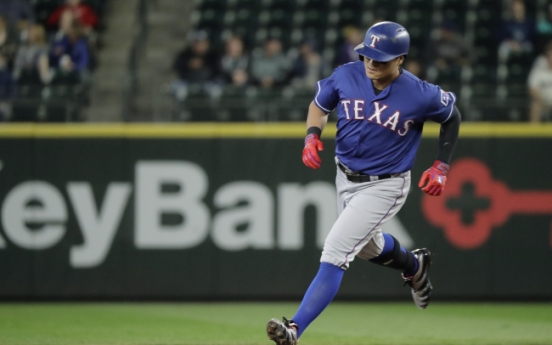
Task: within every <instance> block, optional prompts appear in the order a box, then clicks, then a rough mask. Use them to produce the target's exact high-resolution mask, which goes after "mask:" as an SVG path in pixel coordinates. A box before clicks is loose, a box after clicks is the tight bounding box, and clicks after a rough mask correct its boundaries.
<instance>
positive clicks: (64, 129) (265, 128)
mask: <svg viewBox="0 0 552 345" xmlns="http://www.w3.org/2000/svg"><path fill="white" fill-rule="evenodd" d="M304 136H305V124H304V123H117V124H110V123H101V124H98V123H83V124H34V123H32V124H2V125H0V139H6V138H45V139H71V138H77V139H78V138H132V139H141V138H144V139H148V138H149V139H163V138H166V139H175V138H183V139H184V138H192V139H201V138H203V139H215V138H282V139H284V138H303V137H304ZM438 136H439V125H438V124H435V123H427V124H426V125H425V127H424V137H426V138H437V137H438ZM322 137H323V138H333V137H335V124H334V123H329V124H328V126H327V127H326V130H325V131H324V133H323V134H322ZM460 137H463V138H468V137H470V138H488V137H504V138H511V137H524V138H530V137H539V138H543V137H552V124H548V123H546V124H537V125H534V124H528V123H475V122H467V123H463V124H462V126H461V128H460Z"/></svg>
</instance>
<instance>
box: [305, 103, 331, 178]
mask: <svg viewBox="0 0 552 345" xmlns="http://www.w3.org/2000/svg"><path fill="white" fill-rule="evenodd" d="M327 123H328V114H326V113H325V112H324V111H322V109H320V108H318V106H317V105H316V104H315V103H314V101H313V102H311V104H310V106H309V112H308V114H307V136H306V137H305V147H304V148H303V163H304V164H305V165H306V166H307V167H309V168H311V169H318V168H320V164H321V163H322V160H321V159H320V156H319V155H318V151H323V150H324V144H323V143H322V141H321V140H320V136H321V135H322V131H323V130H324V128H325V127H326V124H327Z"/></svg>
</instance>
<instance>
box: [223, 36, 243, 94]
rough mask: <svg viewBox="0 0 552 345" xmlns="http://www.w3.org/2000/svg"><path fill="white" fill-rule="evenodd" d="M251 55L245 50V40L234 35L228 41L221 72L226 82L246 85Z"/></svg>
mask: <svg viewBox="0 0 552 345" xmlns="http://www.w3.org/2000/svg"><path fill="white" fill-rule="evenodd" d="M248 68H249V56H248V55H247V54H246V53H245V51H244V44H243V40H242V39H241V38H240V37H238V36H232V37H230V38H229V39H228V40H227V41H226V45H225V52H224V55H223V56H222V59H221V72H222V78H223V81H224V83H225V84H228V85H234V86H244V85H246V84H247V82H248V79H249V75H248V73H247V70H248Z"/></svg>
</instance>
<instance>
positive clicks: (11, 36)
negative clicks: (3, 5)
mask: <svg viewBox="0 0 552 345" xmlns="http://www.w3.org/2000/svg"><path fill="white" fill-rule="evenodd" d="M18 41H19V39H18V37H17V32H16V31H15V30H13V29H12V28H10V27H9V25H8V21H7V18H6V17H4V16H0V53H2V55H3V56H4V59H5V60H6V62H7V64H8V67H10V68H11V67H12V65H13V59H14V57H15V53H16V52H17V45H18V43H19V42H18Z"/></svg>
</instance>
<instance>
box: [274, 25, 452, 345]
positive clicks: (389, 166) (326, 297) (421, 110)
mask: <svg viewBox="0 0 552 345" xmlns="http://www.w3.org/2000/svg"><path fill="white" fill-rule="evenodd" d="M409 46H410V36H409V34H408V32H407V30H406V29H405V28H404V27H403V26H401V25H399V24H397V23H394V22H387V21H386V22H380V23H377V24H375V25H373V26H372V27H370V28H369V29H368V31H367V32H366V35H365V38H364V41H363V42H362V43H361V44H359V45H358V46H356V48H354V50H355V51H356V52H357V53H358V54H359V57H360V59H361V61H357V62H351V63H348V64H345V65H342V66H340V67H338V68H336V69H335V70H334V72H333V73H332V75H331V76H329V77H328V78H325V79H322V80H320V81H319V82H318V83H317V91H316V95H315V97H314V100H313V101H312V102H311V104H310V106H309V109H308V114H307V121H306V124H307V135H306V137H305V146H304V148H303V155H302V158H303V163H304V164H305V165H306V166H307V167H309V168H312V169H318V168H320V167H321V164H322V161H321V159H320V156H319V154H318V152H319V151H321V150H323V149H324V145H323V143H322V141H321V140H320V135H321V133H322V131H323V130H324V127H325V126H326V123H327V121H328V115H329V114H330V113H331V112H332V111H333V110H334V109H335V110H337V124H336V126H337V133H336V139H335V141H336V150H335V165H336V173H337V176H336V187H337V196H338V214H339V216H338V218H337V220H336V222H335V223H334V225H333V227H332V229H331V230H330V232H329V234H328V236H327V238H326V240H325V243H324V248H323V250H322V256H321V258H320V262H321V264H320V268H319V271H318V273H317V275H316V276H315V277H314V279H313V281H312V283H311V285H310V286H309V288H308V289H307V291H306V293H305V295H304V297H303V300H302V302H301V304H300V305H299V308H298V310H297V312H296V313H295V315H294V316H293V318H291V319H290V320H288V319H286V318H283V321H280V320H278V319H276V318H274V319H271V320H269V322H268V324H267V328H266V330H267V335H268V337H269V339H271V340H273V341H274V342H276V343H277V344H278V345H295V344H297V341H298V339H299V337H301V335H302V334H303V332H304V331H305V330H306V329H307V327H308V326H309V325H310V324H311V322H313V321H314V320H315V319H316V318H317V317H318V315H320V313H322V311H323V310H324V309H325V308H326V307H327V306H328V305H329V304H330V302H331V301H332V300H333V298H334V297H335V295H336V294H337V291H338V289H339V286H340V284H341V280H342V278H343V275H344V273H345V271H346V270H347V269H348V267H349V265H350V264H351V262H352V261H353V260H354V259H355V257H357V256H358V257H359V258H361V259H365V260H370V262H372V263H375V264H379V265H383V266H386V267H390V268H393V269H396V270H399V271H400V272H402V278H403V279H404V282H405V284H406V285H408V286H409V287H410V290H411V295H412V298H413V300H414V303H415V305H416V306H417V307H418V308H420V309H425V308H426V307H427V306H428V304H429V301H430V296H431V293H432V289H433V287H432V285H431V282H430V280H429V275H428V274H429V267H430V264H431V254H430V252H429V250H427V249H425V248H423V249H417V250H414V251H412V252H410V251H407V250H406V249H405V248H403V247H402V246H401V245H400V243H399V242H398V240H397V239H396V238H394V237H393V236H392V235H390V234H387V233H384V232H383V231H382V225H383V224H384V223H385V222H387V221H388V220H389V219H390V218H392V217H393V216H395V215H396V214H397V212H399V210H400V209H401V207H402V206H403V205H404V203H405V201H406V197H407V195H408V192H409V189H410V179H411V176H410V170H411V169H412V166H413V164H414V160H415V157H416V152H417V150H418V147H419V144H420V140H421V136H422V131H423V127H424V123H425V122H426V121H434V122H437V123H440V124H441V132H440V137H439V148H438V152H437V157H436V160H435V162H434V164H433V166H431V167H430V168H429V169H427V170H426V171H425V172H424V173H423V174H422V176H421V179H420V182H419V183H418V186H419V187H420V188H421V189H422V191H423V192H425V193H427V194H429V195H432V196H439V195H441V193H442V192H443V190H444V187H445V183H446V180H447V177H446V175H447V172H448V170H449V163H450V160H451V157H452V153H453V150H454V146H455V144H456V141H457V138H458V132H459V128H460V122H461V115H460V112H459V111H458V109H457V108H456V106H455V100H456V96H455V95H454V94H453V93H451V92H447V91H445V90H442V89H441V88H440V87H438V86H436V85H432V84H429V83H427V82H425V81H422V80H420V79H419V78H418V77H416V76H414V75H413V74H411V73H410V72H408V71H406V70H403V69H402V68H401V65H402V64H403V62H404V60H405V58H406V55H407V54H408V49H409Z"/></svg>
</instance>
